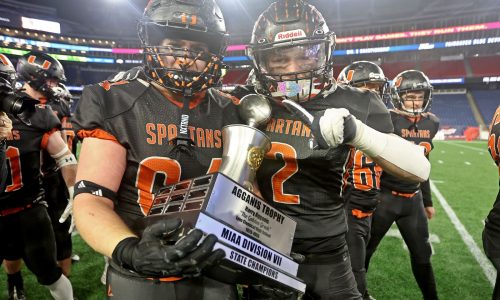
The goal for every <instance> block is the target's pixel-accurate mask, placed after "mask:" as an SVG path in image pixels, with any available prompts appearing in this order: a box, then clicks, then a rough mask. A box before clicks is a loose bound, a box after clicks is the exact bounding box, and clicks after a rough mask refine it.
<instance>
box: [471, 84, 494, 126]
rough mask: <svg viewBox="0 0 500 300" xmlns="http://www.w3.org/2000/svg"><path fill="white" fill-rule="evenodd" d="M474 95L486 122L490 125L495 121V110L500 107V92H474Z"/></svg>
mask: <svg viewBox="0 0 500 300" xmlns="http://www.w3.org/2000/svg"><path fill="white" fill-rule="evenodd" d="M472 95H473V96H474V99H475V100H476V104H477V107H478V108H479V111H480V112H481V115H482V116H483V119H484V122H485V123H486V124H489V122H491V119H493V114H494V113H495V110H496V109H497V107H498V105H500V90H473V91H472Z"/></svg>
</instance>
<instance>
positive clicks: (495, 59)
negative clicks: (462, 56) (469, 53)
mask: <svg viewBox="0 0 500 300" xmlns="http://www.w3.org/2000/svg"><path fill="white" fill-rule="evenodd" d="M469 63H470V66H471V69H472V75H473V76H498V75H500V69H499V66H500V55H495V56H482V57H481V56H480V57H471V58H469Z"/></svg>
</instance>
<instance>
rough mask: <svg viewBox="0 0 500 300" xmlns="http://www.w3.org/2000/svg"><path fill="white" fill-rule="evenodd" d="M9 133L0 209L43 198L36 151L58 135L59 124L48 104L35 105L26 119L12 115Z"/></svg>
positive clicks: (38, 151)
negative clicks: (10, 131) (22, 119)
mask: <svg viewBox="0 0 500 300" xmlns="http://www.w3.org/2000/svg"><path fill="white" fill-rule="evenodd" d="M9 117H10V118H11V120H12V127H13V128H12V136H11V137H9V138H8V139H7V152H6V156H7V167H8V169H7V170H8V176H7V183H6V187H5V189H4V191H3V192H2V193H1V194H0V208H3V209H5V208H13V207H20V206H24V205H27V204H29V203H34V202H38V201H40V200H42V199H43V189H42V187H41V174H40V151H41V150H43V149H45V148H46V146H47V143H48V138H49V136H50V135H51V134H59V132H58V130H59V129H60V127H61V123H60V122H59V120H58V119H57V118H56V116H55V115H54V112H53V111H52V109H51V108H50V107H49V106H46V105H44V104H37V105H36V106H35V111H34V113H33V115H32V116H31V117H30V118H29V121H26V122H22V121H20V120H19V119H17V118H15V117H14V116H9Z"/></svg>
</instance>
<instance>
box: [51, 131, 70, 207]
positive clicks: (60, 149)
mask: <svg viewBox="0 0 500 300" xmlns="http://www.w3.org/2000/svg"><path fill="white" fill-rule="evenodd" d="M46 150H47V152H48V153H49V154H50V156H51V157H52V158H53V159H54V160H55V162H56V165H57V167H58V168H59V170H60V171H61V174H62V176H63V178H64V182H65V183H66V186H67V187H68V190H69V192H70V197H71V196H72V194H73V186H74V185H75V178H76V164H77V162H76V158H75V156H74V155H73V153H71V151H70V150H69V148H68V146H67V145H66V142H65V141H64V140H63V138H62V137H61V135H60V134H59V133H57V132H54V133H53V134H51V135H50V136H49V139H48V142H47V146H46Z"/></svg>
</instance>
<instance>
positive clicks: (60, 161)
mask: <svg viewBox="0 0 500 300" xmlns="http://www.w3.org/2000/svg"><path fill="white" fill-rule="evenodd" d="M50 156H51V157H52V158H53V159H54V160H55V161H56V165H57V168H59V169H60V168H62V167H64V166H68V165H76V164H77V161H76V157H75V156H74V155H73V153H71V152H70V151H69V149H68V147H64V149H62V150H61V151H60V152H59V153H57V154H55V155H52V154H51V155H50Z"/></svg>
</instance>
